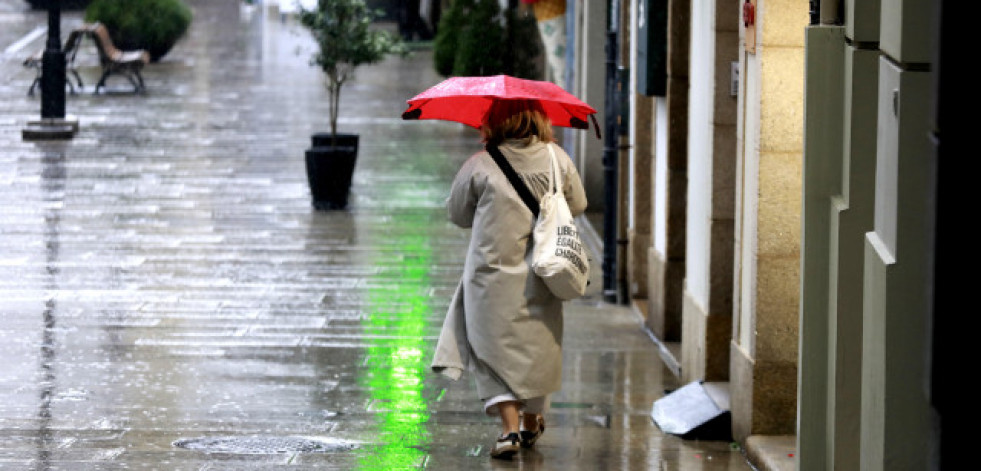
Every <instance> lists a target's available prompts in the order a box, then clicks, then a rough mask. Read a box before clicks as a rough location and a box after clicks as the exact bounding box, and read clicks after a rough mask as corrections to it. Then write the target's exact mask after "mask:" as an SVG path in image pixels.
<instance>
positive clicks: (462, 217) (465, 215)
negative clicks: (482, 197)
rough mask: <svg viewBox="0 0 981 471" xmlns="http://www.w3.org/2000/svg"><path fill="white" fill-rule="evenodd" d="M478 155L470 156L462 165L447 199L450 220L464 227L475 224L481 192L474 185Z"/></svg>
mask: <svg viewBox="0 0 981 471" xmlns="http://www.w3.org/2000/svg"><path fill="white" fill-rule="evenodd" d="M478 156H479V154H477V155H474V156H472V157H470V158H469V159H467V161H466V162H464V163H463V166H461V167H460V171H458V172H457V174H456V177H455V178H454V179H453V184H452V185H451V186H450V196H449V197H448V198H447V199H446V211H447V213H448V215H449V218H450V221H451V222H453V224H456V225H457V226H460V227H464V228H466V227H471V226H473V218H474V212H475V211H476V209H477V199H478V195H479V192H478V189H477V188H475V185H474V183H475V181H476V178H475V175H474V170H475V167H476V164H477V159H478Z"/></svg>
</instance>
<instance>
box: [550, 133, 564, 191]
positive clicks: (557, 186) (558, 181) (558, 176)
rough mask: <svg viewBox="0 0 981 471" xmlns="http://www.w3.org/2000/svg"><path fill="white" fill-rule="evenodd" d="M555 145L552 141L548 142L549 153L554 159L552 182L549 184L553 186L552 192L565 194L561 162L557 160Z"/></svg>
mask: <svg viewBox="0 0 981 471" xmlns="http://www.w3.org/2000/svg"><path fill="white" fill-rule="evenodd" d="M553 145H554V144H551V143H549V144H548V154H549V156H550V157H551V160H552V178H551V180H552V184H551V185H549V186H551V187H552V193H558V194H560V195H564V194H565V192H564V191H562V172H561V171H559V168H558V167H559V164H558V162H556V161H555V150H554V149H552V146H553Z"/></svg>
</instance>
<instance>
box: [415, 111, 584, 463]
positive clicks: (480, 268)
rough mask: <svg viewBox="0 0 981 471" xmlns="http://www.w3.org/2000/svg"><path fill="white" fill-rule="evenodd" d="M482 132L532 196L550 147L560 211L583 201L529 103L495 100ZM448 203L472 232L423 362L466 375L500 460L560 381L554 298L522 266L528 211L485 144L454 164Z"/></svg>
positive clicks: (543, 177)
mask: <svg viewBox="0 0 981 471" xmlns="http://www.w3.org/2000/svg"><path fill="white" fill-rule="evenodd" d="M481 135H482V138H483V142H484V143H485V145H486V146H487V148H488V149H492V148H497V149H499V150H500V153H501V154H502V155H503V156H504V157H505V158H506V159H507V161H508V162H509V163H510V164H511V166H512V167H513V168H514V169H515V171H516V172H517V173H518V175H519V176H520V178H521V180H522V181H524V183H525V185H526V186H527V187H528V188H529V190H531V192H532V194H533V195H534V196H535V198H536V199H538V200H541V197H542V196H543V195H544V194H545V192H546V191H547V189H548V187H549V184H550V169H551V163H550V162H551V160H550V159H551V157H550V155H551V153H550V149H549V147H551V148H552V149H551V151H554V153H555V156H556V161H557V163H558V166H557V168H558V171H560V172H561V174H562V179H561V181H562V183H563V191H564V193H565V196H566V200H567V201H568V203H569V209H570V210H571V212H572V214H573V215H574V216H576V215H579V214H582V212H583V211H584V210H585V209H586V195H585V192H584V191H583V187H582V182H581V180H580V178H579V173H578V172H577V171H576V168H575V166H574V165H573V163H572V161H571V160H570V159H569V156H568V155H567V154H566V153H565V152H564V151H563V150H562V149H561V148H560V147H559V146H558V145H556V144H555V143H554V142H553V140H554V139H553V135H552V124H551V122H550V121H549V119H548V118H547V117H546V115H545V112H544V111H543V109H542V108H541V105H540V104H539V103H538V102H536V101H534V100H500V101H496V102H495V103H494V104H493V105H492V106H491V108H490V110H489V111H488V113H487V116H486V117H485V119H484V123H483V126H482V127H481ZM447 210H448V213H449V218H450V220H451V221H452V222H453V223H454V224H456V225H458V226H460V227H463V228H471V237H470V246H469V248H468V250H467V254H466V260H465V264H464V272H463V276H462V279H461V280H460V283H459V285H458V286H457V289H456V293H455V294H454V296H453V299H452V301H451V303H450V308H449V311H448V312H447V315H446V320H445V321H444V323H443V329H442V332H441V334H440V338H439V341H438V343H437V346H436V353H435V356H434V359H433V362H432V367H433V369H434V371H437V372H440V373H443V374H445V375H447V376H449V377H450V378H453V379H459V377H460V375H461V374H462V372H463V371H464V370H466V371H470V372H471V373H472V375H473V377H474V380H475V382H476V386H477V393H478V396H479V399H480V400H481V401H482V402H483V407H484V412H485V413H487V414H488V415H492V416H493V415H497V416H499V417H500V418H501V434H500V435H499V436H497V437H495V439H494V442H493V446H492V447H491V452H490V453H491V456H492V457H494V458H501V459H509V458H511V457H512V456H513V455H514V454H515V453H517V452H518V451H519V448H521V447H525V448H529V447H531V446H533V445H534V444H535V442H536V441H537V440H538V438H539V437H541V435H542V433H543V432H544V431H545V419H544V416H543V414H544V413H545V412H546V411H547V407H548V404H549V395H550V394H552V393H554V392H555V391H558V390H559V388H560V386H561V382H562V378H561V373H562V301H561V300H560V299H559V298H557V297H555V296H554V295H553V294H552V293H551V292H550V291H549V290H548V288H547V287H546V286H545V284H544V282H542V280H541V279H540V278H538V277H537V276H536V275H535V274H534V272H533V271H532V270H531V268H530V260H531V249H532V247H533V240H532V238H531V234H532V229H533V225H534V216H533V215H532V212H531V210H529V209H528V207H527V206H526V205H525V203H524V202H523V201H522V199H521V197H520V196H518V193H517V192H516V190H515V189H514V187H513V186H512V185H511V183H510V182H509V181H508V179H507V177H506V176H505V174H504V173H503V172H502V170H501V168H500V167H498V165H497V163H495V161H494V159H493V158H492V157H491V155H490V153H489V152H487V151H484V152H479V153H477V154H475V155H473V156H472V157H470V158H469V159H468V160H467V161H466V162H465V163H464V164H463V166H462V167H461V168H460V170H459V172H458V173H457V175H456V178H455V179H454V181H453V184H452V187H451V190H450V196H449V198H448V199H447Z"/></svg>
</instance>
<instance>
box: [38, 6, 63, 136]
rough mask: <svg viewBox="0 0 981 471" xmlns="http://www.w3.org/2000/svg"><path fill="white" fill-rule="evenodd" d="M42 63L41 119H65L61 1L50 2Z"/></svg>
mask: <svg viewBox="0 0 981 471" xmlns="http://www.w3.org/2000/svg"><path fill="white" fill-rule="evenodd" d="M41 61H42V62H41V118H42V119H45V118H55V119H64V117H65V53H64V51H62V50H61V0H50V1H49V2H48V42H47V44H46V45H45V49H44V56H43V57H42V59H41Z"/></svg>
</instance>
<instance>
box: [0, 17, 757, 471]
mask: <svg viewBox="0 0 981 471" xmlns="http://www.w3.org/2000/svg"><path fill="white" fill-rule="evenodd" d="M22 3H23V5H21V4H22ZM188 3H189V4H190V5H191V6H192V7H193V10H194V14H195V18H194V23H193V24H192V26H191V30H190V32H189V34H188V36H187V37H186V38H185V39H184V40H183V41H182V42H181V43H179V44H178V45H177V47H175V48H174V49H173V50H172V51H171V53H170V54H168V56H166V57H164V58H163V60H162V61H161V62H159V63H154V64H150V65H149V66H148V67H147V69H146V70H145V72H144V79H145V81H146V86H147V91H146V93H145V94H143V95H131V94H128V93H125V89H126V88H127V87H128V83H127V82H125V80H122V79H121V81H120V82H115V83H113V82H112V80H110V83H109V86H110V89H112V90H114V91H113V92H112V93H108V94H103V95H92V93H91V92H92V85H94V83H95V79H96V78H97V77H98V68H97V64H96V62H95V61H96V60H97V59H96V56H95V54H94V51H91V53H86V51H85V49H83V51H82V52H80V53H79V56H78V57H79V59H78V61H79V63H80V64H81V66H80V72H81V73H82V75H83V79H84V80H85V84H86V88H85V89H83V90H82V92H81V93H79V94H77V95H68V99H67V113H68V114H70V115H74V116H75V117H77V118H78V120H79V125H80V131H79V133H78V134H77V135H76V137H75V138H74V139H72V140H69V141H56V142H47V143H45V142H25V141H23V140H22V139H21V129H22V127H23V126H24V124H25V123H26V122H27V120H29V119H34V118H37V117H38V115H39V109H40V102H39V97H38V96H37V95H35V96H34V97H28V96H27V95H26V91H27V88H28V87H29V86H30V83H31V80H33V72H32V71H29V70H27V69H24V68H23V67H22V66H21V65H20V62H21V61H22V56H25V55H29V54H30V53H31V52H32V51H35V50H37V49H38V48H40V47H41V46H42V45H43V41H44V39H43V37H41V38H40V39H37V40H35V41H33V42H31V43H30V44H27V45H25V46H24V47H23V48H22V49H21V50H19V51H13V52H9V53H6V52H5V53H3V54H0V100H2V102H3V106H2V107H0V123H2V126H0V221H2V224H0V239H2V241H3V244H2V245H0V356H2V358H4V359H5V363H6V364H5V366H4V367H3V368H0V469H3V470H7V469H10V470H21V469H37V470H48V469H70V470H89V469H93V470H117V469H119V470H121V469H155V470H204V469H208V470H214V469H228V470H250V469H255V470H258V469H262V470H266V469H279V468H280V467H283V468H285V467H293V468H299V469H314V468H316V469H345V470H347V469H422V468H425V469H436V470H460V469H543V470H553V469H554V470H563V471H569V470H599V469H602V470H607V469H623V470H648V469H650V470H681V471H684V470H695V469H697V470H703V471H704V470H749V469H752V468H751V467H750V466H749V465H748V464H747V463H746V459H745V457H744V456H743V454H742V453H741V451H740V450H739V449H738V447H735V446H733V445H731V444H729V443H726V442H698V441H685V440H681V439H680V438H678V437H674V436H669V435H665V434H663V433H661V432H660V430H659V429H658V428H657V426H656V425H655V424H654V423H653V422H652V420H651V418H650V411H651V406H652V404H653V401H654V400H656V399H658V398H660V397H662V396H663V395H664V391H665V390H666V389H674V388H677V387H678V386H680V385H679V384H677V380H676V378H675V376H674V375H673V374H672V373H671V372H670V370H668V369H667V368H666V367H665V366H664V364H663V363H662V362H661V360H660V359H659V356H658V352H657V349H656V347H655V345H654V343H653V342H652V341H651V339H650V338H649V337H648V335H647V334H646V332H645V331H644V330H643V328H642V325H641V322H640V320H639V318H638V317H637V315H636V314H635V313H634V312H633V311H632V310H631V309H629V308H628V307H621V306H614V305H609V304H606V303H603V302H602V301H601V298H602V296H601V295H600V294H599V293H598V291H599V289H600V286H601V284H602V283H601V281H600V279H599V277H600V269H599V265H598V264H599V260H600V258H599V257H595V259H594V266H595V267H596V270H594V272H593V276H594V277H596V279H595V280H594V282H593V284H592V286H593V287H594V288H593V290H594V292H593V293H591V295H590V296H587V297H585V298H583V299H581V300H577V301H573V302H570V303H568V305H567V310H566V315H567V320H566V332H565V337H564V342H565V355H566V356H565V369H564V372H563V381H564V382H563V389H562V391H561V392H560V393H558V394H556V395H555V397H554V399H553V409H552V411H551V412H550V414H549V415H548V428H547V431H546V434H545V435H544V437H543V438H542V440H541V441H540V442H539V445H537V447H536V449H534V450H532V451H526V452H523V453H522V454H521V455H520V456H519V457H518V458H516V459H515V460H514V461H513V462H500V461H496V460H491V459H490V458H489V457H488V446H489V445H490V441H491V438H492V436H493V435H494V434H495V433H496V432H497V424H496V421H495V420H494V419H491V418H488V417H485V416H484V415H483V414H482V413H481V412H480V404H479V403H478V402H477V401H476V397H475V393H474V390H473V385H472V384H471V383H470V381H469V380H468V379H467V378H464V379H463V380H461V381H458V382H451V381H448V380H445V379H443V378H442V377H439V376H437V375H434V374H432V373H430V372H429V370H428V363H429V359H430V357H431V354H432V350H433V347H434V343H435V339H436V335H437V334H438V331H439V327H440V324H441V322H442V318H443V314H444V312H445V310H446V307H447V304H448V302H449V296H450V294H451V292H452V289H453V288H454V287H455V283H456V281H457V279H458V277H459V275H460V272H461V270H462V254H463V252H464V249H465V247H466V244H467V240H468V239H467V238H468V234H467V233H466V232H465V231H463V230H461V229H459V228H456V227H454V226H452V225H451V224H450V223H449V222H448V221H447V220H446V215H445V209H444V207H443V201H444V199H445V197H446V194H447V191H448V185H449V181H450V180H451V179H452V176H453V174H454V173H455V172H456V170H457V168H458V167H459V165H460V163H461V162H462V161H463V159H465V158H466V157H468V156H469V155H470V154H471V153H473V152H475V151H476V150H477V149H479V142H478V138H477V135H476V134H475V132H474V131H473V130H471V129H469V128H464V127H462V126H461V125H457V124H454V123H444V122H435V121H425V122H406V121H402V120H401V119H400V114H401V112H402V111H403V109H404V107H405V100H406V99H407V98H409V97H411V96H413V95H415V94H416V93H418V92H419V91H421V90H423V89H425V88H426V87H428V86H430V85H432V84H435V83H437V82H438V81H439V80H441V78H440V77H438V76H437V75H436V73H435V71H434V70H433V68H432V65H431V64H432V57H431V52H430V51H428V50H426V49H425V48H422V49H420V50H417V51H416V53H415V54H414V56H413V57H412V58H410V59H405V60H403V59H399V58H392V59H388V60H386V61H385V62H383V63H381V64H377V65H373V66H367V67H364V68H362V69H359V72H358V78H357V80H356V81H355V82H353V83H351V84H349V85H347V86H346V88H345V90H344V92H343V95H342V103H341V107H342V112H341V119H340V124H339V126H340V128H341V129H340V130H341V131H342V132H358V133H359V134H360V135H361V144H360V153H359V160H358V164H357V170H356V172H355V181H354V187H353V188H352V194H351V204H350V208H349V209H348V210H346V211H334V212H317V211H314V210H313V209H312V207H311V205H310V201H309V193H308V189H307V182H306V174H305V167H304V160H303V152H304V150H305V149H306V148H307V147H309V136H310V134H312V133H314V132H320V131H324V130H325V129H326V128H327V99H326V90H325V89H324V87H323V82H322V77H321V75H320V72H319V71H318V70H317V69H314V68H312V67H310V66H309V65H308V59H309V55H310V54H311V53H312V51H313V49H312V44H311V42H310V41H309V39H308V36H307V35H306V33H305V31H303V30H302V29H300V28H299V27H298V26H296V25H295V24H294V23H293V22H292V20H290V19H288V18H287V20H286V21H285V22H283V21H281V19H280V17H279V15H278V14H277V13H276V12H275V11H273V10H267V11H266V13H267V14H263V10H258V11H257V12H256V13H254V14H252V15H251V16H248V15H242V14H240V12H239V9H238V8H239V7H238V3H239V2H238V1H236V0H188ZM63 20H64V24H66V25H70V24H72V22H73V21H74V22H79V21H80V13H79V12H66V13H65V14H64V15H63ZM45 21H46V17H45V15H44V14H43V12H40V13H39V12H30V11H27V7H26V2H21V1H19V0H0V24H2V25H4V28H0V51H4V50H5V48H8V46H9V45H11V44H15V43H16V42H17V41H18V40H20V39H21V38H22V37H24V35H27V34H29V33H30V32H31V31H32V30H34V29H35V28H36V27H38V26H43V25H44V24H45ZM8 25H9V26H10V27H7V26H8ZM14 25H16V26H14ZM65 30H66V27H63V31H65ZM89 47H91V45H89ZM297 50H299V53H297Z"/></svg>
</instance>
